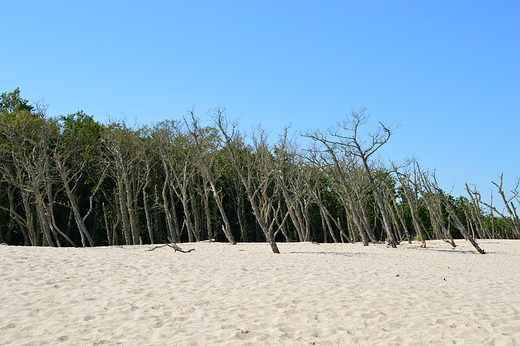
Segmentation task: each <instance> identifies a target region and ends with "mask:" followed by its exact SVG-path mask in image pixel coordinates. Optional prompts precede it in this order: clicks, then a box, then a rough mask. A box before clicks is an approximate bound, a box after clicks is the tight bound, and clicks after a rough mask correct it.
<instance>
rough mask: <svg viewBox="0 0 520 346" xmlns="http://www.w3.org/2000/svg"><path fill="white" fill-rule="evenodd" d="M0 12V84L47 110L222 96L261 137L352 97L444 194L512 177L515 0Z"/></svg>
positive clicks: (154, 4) (177, 111)
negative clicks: (390, 130)
mask: <svg viewBox="0 0 520 346" xmlns="http://www.w3.org/2000/svg"><path fill="white" fill-rule="evenodd" d="M0 11H1V14H2V16H1V17H2V20H1V21H0V32H1V37H2V54H0V66H2V72H1V74H0V92H5V91H12V90H14V89H15V88H16V87H20V90H21V93H22V97H24V98H25V99H29V100H30V101H34V102H36V101H40V100H42V99H43V100H44V102H45V103H47V104H49V109H48V114H49V115H51V116H57V115H60V114H70V113H75V112H76V111H78V110H84V111H85V112H86V113H87V114H90V115H93V116H94V117H95V119H96V120H98V121H100V122H106V121H107V117H108V116H110V117H112V118H115V119H120V118H121V117H122V115H123V114H124V115H125V116H126V119H127V122H129V123H134V121H135V122H137V123H138V124H152V123H156V122H159V121H161V120H165V119H180V118H181V117H182V116H183V115H184V114H185V113H186V111H187V110H189V109H191V108H192V107H195V112H196V114H197V115H198V116H199V117H200V118H201V119H202V120H203V122H204V123H206V124H209V123H210V122H209V118H208V117H207V116H206V112H207V111H208V109H209V108H212V107H219V106H220V107H221V106H225V107H226V109H227V115H228V117H229V118H240V128H241V129H243V130H249V129H250V128H251V127H252V126H254V125H255V124H261V125H262V126H263V127H265V128H267V129H271V130H272V132H273V138H274V135H276V134H277V133H280V132H281V130H282V129H283V127H284V126H286V125H289V124H292V128H293V129H294V130H295V131H305V130H308V129H318V128H320V129H326V128H327V127H328V126H330V125H333V124H334V123H335V122H336V121H337V120H339V119H341V118H343V117H344V116H345V115H346V114H348V113H349V112H350V109H351V108H355V109H359V108H361V107H366V108H367V110H368V112H369V113H371V114H372V124H374V125H375V124H377V121H382V122H384V123H388V124H390V123H395V124H400V127H399V128H398V129H397V130H396V131H395V133H394V135H393V138H392V139H391V141H390V143H389V144H388V145H387V146H386V147H383V148H382V149H381V155H382V156H383V157H384V158H390V159H392V160H394V161H396V162H402V161H403V160H404V159H405V158H407V157H411V156H416V157H417V158H418V159H419V162H420V163H421V164H422V166H423V167H425V168H428V169H430V170H433V169H435V170H436V171H437V176H438V178H439V182H440V184H441V187H443V188H444V189H445V190H448V191H449V190H451V188H452V187H453V186H454V190H453V194H454V195H455V196H458V195H461V194H464V191H463V187H464V183H465V182H468V183H475V184H477V187H478V188H479V189H480V190H481V191H482V193H483V194H484V195H485V196H486V195H489V194H490V192H491V190H492V189H493V186H492V184H491V180H497V179H498V177H499V176H500V174H501V173H502V172H503V173H504V175H505V187H506V188H508V189H510V188H513V185H514V183H515V182H516V179H517V178H518V177H519V176H520V169H519V168H520V164H519V163H518V162H519V160H518V147H519V144H520V143H519V142H520V141H519V139H518V130H519V129H520V21H518V17H519V16H520V2H518V1H479V0H474V1H462V0H461V1H384V0H372V1H370V0H365V1H269V0H263V1H150V0H148V1H109V0H108V1H107V0H105V1H92V0H90V1H24V0H19V1H9V2H3V3H2V9H1V10H0ZM368 129H370V126H368V127H367V130H368ZM300 142H301V143H302V144H303V141H300ZM496 199H498V196H496V195H495V200H496Z"/></svg>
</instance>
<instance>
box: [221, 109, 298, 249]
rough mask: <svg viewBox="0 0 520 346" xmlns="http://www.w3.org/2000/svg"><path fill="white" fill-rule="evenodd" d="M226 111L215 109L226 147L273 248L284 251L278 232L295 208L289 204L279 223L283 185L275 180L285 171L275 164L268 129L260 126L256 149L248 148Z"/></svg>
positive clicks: (256, 138) (256, 135)
mask: <svg viewBox="0 0 520 346" xmlns="http://www.w3.org/2000/svg"><path fill="white" fill-rule="evenodd" d="M224 111H225V110H224V109H220V108H218V109H215V110H213V116H214V119H215V122H216V124H217V126H218V128H219V129H220V131H221V133H222V135H223V136H224V141H225V147H224V150H225V152H226V154H227V156H228V159H229V161H230V164H231V165H232V166H233V168H234V170H235V172H236V174H237V175H238V177H239V179H240V181H241V182H242V184H243V186H244V189H245V191H246V195H247V197H248V199H249V202H250V204H251V207H252V209H253V214H254V216H255V218H256V221H257V222H258V225H259V226H260V228H261V229H262V232H263V234H264V236H265V238H266V240H267V242H268V243H269V245H270V246H271V250H272V251H273V252H274V253H280V250H279V249H278V246H277V244H276V235H277V234H278V233H279V232H280V231H281V230H282V227H283V225H284V223H285V221H286V220H287V217H288V216H289V213H290V209H291V208H292V207H293V206H292V205H289V206H288V209H289V211H287V212H286V213H285V216H284V217H283V219H282V220H281V221H280V222H279V223H278V224H277V222H276V219H277V218H276V215H275V214H276V211H280V208H276V207H275V203H276V198H277V197H278V196H279V185H278V184H276V183H275V179H276V177H275V175H276V174H283V172H281V171H279V167H277V166H276V165H275V164H274V158H273V156H272V152H271V150H270V148H269V145H268V142H267V135H266V133H265V131H263V130H261V129H259V130H258V132H257V133H256V134H254V135H253V136H252V138H251V140H252V142H253V148H252V149H253V150H252V151H245V150H244V148H246V146H245V144H244V142H243V137H242V136H241V135H240V133H238V131H237V129H236V124H231V125H230V124H229V123H228V122H227V120H226V119H225V117H224ZM229 127H231V128H229ZM278 149H279V150H284V149H285V148H284V146H283V144H282V145H280V146H278ZM275 228H276V230H275Z"/></svg>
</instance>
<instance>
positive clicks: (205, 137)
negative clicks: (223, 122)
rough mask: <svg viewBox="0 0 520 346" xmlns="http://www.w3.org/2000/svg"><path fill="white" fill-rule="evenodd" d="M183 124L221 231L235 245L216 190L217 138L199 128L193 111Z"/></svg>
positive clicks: (218, 192)
mask: <svg viewBox="0 0 520 346" xmlns="http://www.w3.org/2000/svg"><path fill="white" fill-rule="evenodd" d="M185 122H186V126H187V128H188V132H189V134H190V136H191V137H192V139H193V141H194V148H193V150H194V152H195V157H194V161H195V163H196V164H197V165H198V166H199V168H200V169H201V171H202V175H203V177H204V179H205V180H206V181H207V182H208V184H209V186H210V187H211V192H212V193H213V198H214V199H215V202H216V204H217V207H218V210H219V212H220V216H221V217H222V221H223V222H224V225H223V227H222V230H223V231H224V234H225V236H226V238H227V239H228V241H229V242H230V243H231V244H236V242H235V238H234V237H233V234H232V232H231V224H230V223H229V219H228V217H227V215H226V212H225V210H224V205H223V203H222V197H221V194H222V191H221V190H219V189H217V177H218V175H219V174H220V172H221V170H222V169H221V167H218V162H217V160H216V158H217V157H216V153H217V151H218V150H219V148H220V143H219V138H218V136H217V135H216V134H214V133H210V132H208V131H207V129H206V130H205V129H204V128H201V127H200V125H199V120H198V119H197V118H195V115H194V114H193V111H191V112H189V120H187V119H185ZM208 227H209V225H208Z"/></svg>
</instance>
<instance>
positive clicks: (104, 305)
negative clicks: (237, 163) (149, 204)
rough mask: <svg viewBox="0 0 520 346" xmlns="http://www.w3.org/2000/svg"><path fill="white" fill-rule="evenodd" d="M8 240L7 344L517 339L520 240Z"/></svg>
mask: <svg viewBox="0 0 520 346" xmlns="http://www.w3.org/2000/svg"><path fill="white" fill-rule="evenodd" d="M457 244H458V245H459V246H458V247H457V248H456V249H451V247H450V246H449V245H448V244H446V243H444V242H442V241H434V242H428V246H429V247H428V248H427V249H421V248H419V243H414V244H412V245H408V244H403V245H402V246H400V247H399V248H397V249H391V248H388V247H387V246H385V245H371V246H368V247H363V246H362V244H313V243H290V244H287V243H281V244H279V247H280V250H281V251H282V252H283V253H282V254H280V255H275V254H273V253H271V250H270V247H269V246H268V245H267V244H265V243H260V244H259V243H253V244H251V243H250V244H238V245H236V246H232V245H228V244H223V243H190V244H181V246H182V248H183V249H191V248H193V249H195V251H193V252H191V253H186V254H184V253H179V252H174V251H173V249H171V248H168V247H164V248H159V249H156V250H154V251H147V250H150V249H151V248H152V246H149V245H144V246H116V247H97V248H76V249H75V248H42V247H18V246H0V275H1V276H0V345H44V344H47V345H59V344H63V345H101V344H107V345H114V344H123V345H308V344H310V345H377V344H385V345H423V344H426V343H429V344H434V345H436V344H437V345H450V344H463V345H477V344H495V345H512V344H515V343H518V344H520V289H519V288H520V271H519V264H520V241H515V240H481V241H479V244H480V245H481V247H482V248H484V249H485V250H486V252H487V254H486V255H481V254H478V253H477V252H476V251H475V250H474V249H473V248H472V247H471V245H470V244H469V243H467V242H465V241H463V240H459V241H458V242H457Z"/></svg>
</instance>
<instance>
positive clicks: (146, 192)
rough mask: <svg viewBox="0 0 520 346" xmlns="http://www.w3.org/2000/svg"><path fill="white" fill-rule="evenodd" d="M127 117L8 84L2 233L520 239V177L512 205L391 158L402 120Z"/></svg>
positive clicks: (48, 241)
mask: <svg viewBox="0 0 520 346" xmlns="http://www.w3.org/2000/svg"><path fill="white" fill-rule="evenodd" d="M208 113H209V115H210V117H211V119H212V121H213V122H212V125H211V126H201V124H200V122H199V119H198V118H197V117H196V115H195V114H194V112H193V111H189V112H187V114H186V115H185V116H184V117H182V118H181V119H177V120H165V121H162V122H159V123H157V124H152V125H142V126H129V125H128V124H127V123H126V122H125V121H124V120H117V121H113V120H110V121H108V122H107V123H105V124H102V123H99V122H97V121H95V120H94V119H93V117H92V116H90V115H87V114H85V113H84V112H83V111H79V112H77V113H75V114H69V115H62V116H59V117H51V116H48V115H47V109H46V106H45V105H43V104H30V103H29V101H28V100H25V99H23V98H21V96H20V90H19V89H16V90H14V91H13V92H5V93H3V94H2V95H1V96H0V242H5V243H8V244H13V245H33V246H41V245H43V246H84V247H85V246H99V245H119V244H123V245H137V244H145V243H147V244H156V243H164V242H166V241H167V238H168V237H170V238H171V239H172V240H173V241H175V242H185V241H188V242H193V241H202V240H216V241H227V242H230V243H232V244H235V243H236V242H250V241H253V242H258V241H266V242H267V243H269V245H270V247H271V249H272V251H273V252H275V253H278V252H279V250H278V247H277V242H280V241H284V242H285V241H287V242H289V241H300V242H303V241H316V242H359V241H361V242H363V244H364V245H368V244H369V243H379V242H387V243H388V245H389V246H391V247H396V246H398V244H399V243H400V242H404V241H405V242H411V241H412V240H418V241H420V242H421V244H422V246H426V240H428V239H444V240H446V241H447V242H449V243H450V244H452V245H453V246H455V241H454V239H458V238H465V239H467V240H469V241H471V242H472V244H473V245H474V246H475V248H476V249H477V250H478V251H479V252H482V253H483V252H484V251H483V250H481V249H480V247H479V246H478V244H477V242H476V241H475V239H485V238H513V237H517V238H520V222H519V218H518V215H517V211H516V207H515V203H518V201H519V200H518V184H517V186H516V187H515V188H514V189H513V190H511V191H510V192H509V193H508V194H509V195H508V194H506V192H505V191H504V189H503V186H502V177H500V182H499V183H495V185H496V187H497V189H498V194H499V196H500V198H501V199H502V201H503V202H504V205H505V208H504V209H503V210H499V209H498V208H496V207H495V206H494V205H493V203H486V202H484V201H483V199H482V197H481V194H480V193H479V191H478V190H477V189H476V188H475V187H474V186H470V185H466V190H467V192H468V197H463V196H460V197H457V198H455V197H453V196H451V195H450V194H449V193H446V192H445V191H443V190H442V189H440V188H439V186H438V184H437V181H436V178H435V174H434V173H432V172H429V171H427V170H424V169H423V168H422V167H420V165H419V163H418V162H417V161H416V160H408V161H407V162H406V163H403V164H396V163H393V162H389V163H385V162H383V161H382V160H381V159H379V158H378V157H377V151H378V150H379V149H380V148H381V147H382V146H384V145H385V144H386V143H387V142H388V141H389V140H390V138H391V136H392V135H393V132H394V129H393V128H391V127H388V126H386V125H384V124H380V127H379V130H378V131H377V132H376V133H368V134H364V132H363V129H364V125H365V124H366V123H367V122H368V120H369V116H368V115H366V111H365V110H364V109H360V110H352V111H351V113H350V114H349V115H348V116H347V117H345V118H344V119H343V120H341V121H339V122H338V123H337V124H336V125H335V126H332V127H330V128H329V129H328V130H326V131H321V130H314V131H310V130H309V131H307V132H304V133H301V134H299V136H301V137H303V138H306V141H307V142H309V143H310V145H309V146H308V147H307V148H305V149H302V148H300V147H299V145H298V143H297V141H296V139H297V138H298V137H297V136H294V135H291V134H290V131H289V128H286V129H285V130H284V131H283V132H282V133H281V134H278V135H277V136H276V138H274V139H272V138H271V137H270V136H269V133H268V132H267V131H266V130H265V129H262V128H261V127H257V128H255V129H254V130H252V131H251V132H250V133H246V132H243V131H241V130H240V129H239V127H238V124H237V122H235V121H231V120H229V119H228V118H227V116H226V113H225V109H223V108H216V109H212V110H210V111H209V112H208Z"/></svg>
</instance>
